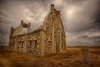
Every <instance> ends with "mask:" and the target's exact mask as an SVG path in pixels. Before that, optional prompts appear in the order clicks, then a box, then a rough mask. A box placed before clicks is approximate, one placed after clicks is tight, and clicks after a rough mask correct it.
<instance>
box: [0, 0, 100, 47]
mask: <svg viewBox="0 0 100 67" xmlns="http://www.w3.org/2000/svg"><path fill="white" fill-rule="evenodd" d="M51 4H54V5H55V9H57V10H60V12H61V19H62V21H63V25H64V28H65V32H66V39H67V40H66V42H67V45H69V46H71V45H74V46H75V45H82V46H84V45H88V46H100V38H99V37H100V0H1V1H0V45H8V41H9V33H10V28H11V27H14V28H16V27H17V26H18V25H19V24H20V21H21V20H24V22H25V23H31V25H32V29H33V30H35V29H36V28H38V27H39V26H40V25H41V24H43V20H44V18H45V16H46V15H47V14H48V13H49V12H50V5H51Z"/></svg>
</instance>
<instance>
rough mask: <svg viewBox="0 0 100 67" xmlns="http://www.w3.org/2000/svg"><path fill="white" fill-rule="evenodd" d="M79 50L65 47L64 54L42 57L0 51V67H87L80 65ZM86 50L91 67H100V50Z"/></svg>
mask: <svg viewBox="0 0 100 67" xmlns="http://www.w3.org/2000/svg"><path fill="white" fill-rule="evenodd" d="M81 48H82V47H81ZM81 48H80V47H67V48H66V49H67V50H66V52H65V53H53V54H50V55H46V56H44V57H39V56H35V55H32V54H25V53H19V52H14V51H9V50H1V51H0V67H88V66H84V65H82V56H81ZM88 49H89V56H90V64H91V67H100V48H94V47H93V48H88Z"/></svg>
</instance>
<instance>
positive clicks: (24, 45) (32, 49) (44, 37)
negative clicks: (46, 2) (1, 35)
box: [9, 4, 66, 56]
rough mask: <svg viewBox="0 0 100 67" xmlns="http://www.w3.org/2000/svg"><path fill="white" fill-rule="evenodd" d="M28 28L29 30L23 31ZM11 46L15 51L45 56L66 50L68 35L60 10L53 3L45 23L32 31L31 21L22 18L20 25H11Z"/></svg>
mask: <svg viewBox="0 0 100 67" xmlns="http://www.w3.org/2000/svg"><path fill="white" fill-rule="evenodd" d="M23 28H27V30H28V32H27V33H25V32H23ZM9 48H10V49H11V50H13V51H19V52H24V53H32V54H36V55H39V56H44V55H47V54H51V53H57V52H64V51H65V50H66V36H65V31H64V26H63V23H62V20H61V18H60V11H57V10H56V9H55V8H54V5H53V4H51V11H50V13H49V14H48V15H47V16H46V17H45V19H44V22H43V25H41V26H40V27H39V28H38V29H36V30H34V31H32V29H31V23H29V24H27V23H24V21H23V20H21V23H20V25H19V26H18V27H16V28H13V27H11V31H10V38H9Z"/></svg>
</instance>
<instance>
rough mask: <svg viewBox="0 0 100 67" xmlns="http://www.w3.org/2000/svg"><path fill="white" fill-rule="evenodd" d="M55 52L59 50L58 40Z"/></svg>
mask: <svg viewBox="0 0 100 67" xmlns="http://www.w3.org/2000/svg"><path fill="white" fill-rule="evenodd" d="M56 52H60V49H59V42H56Z"/></svg>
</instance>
